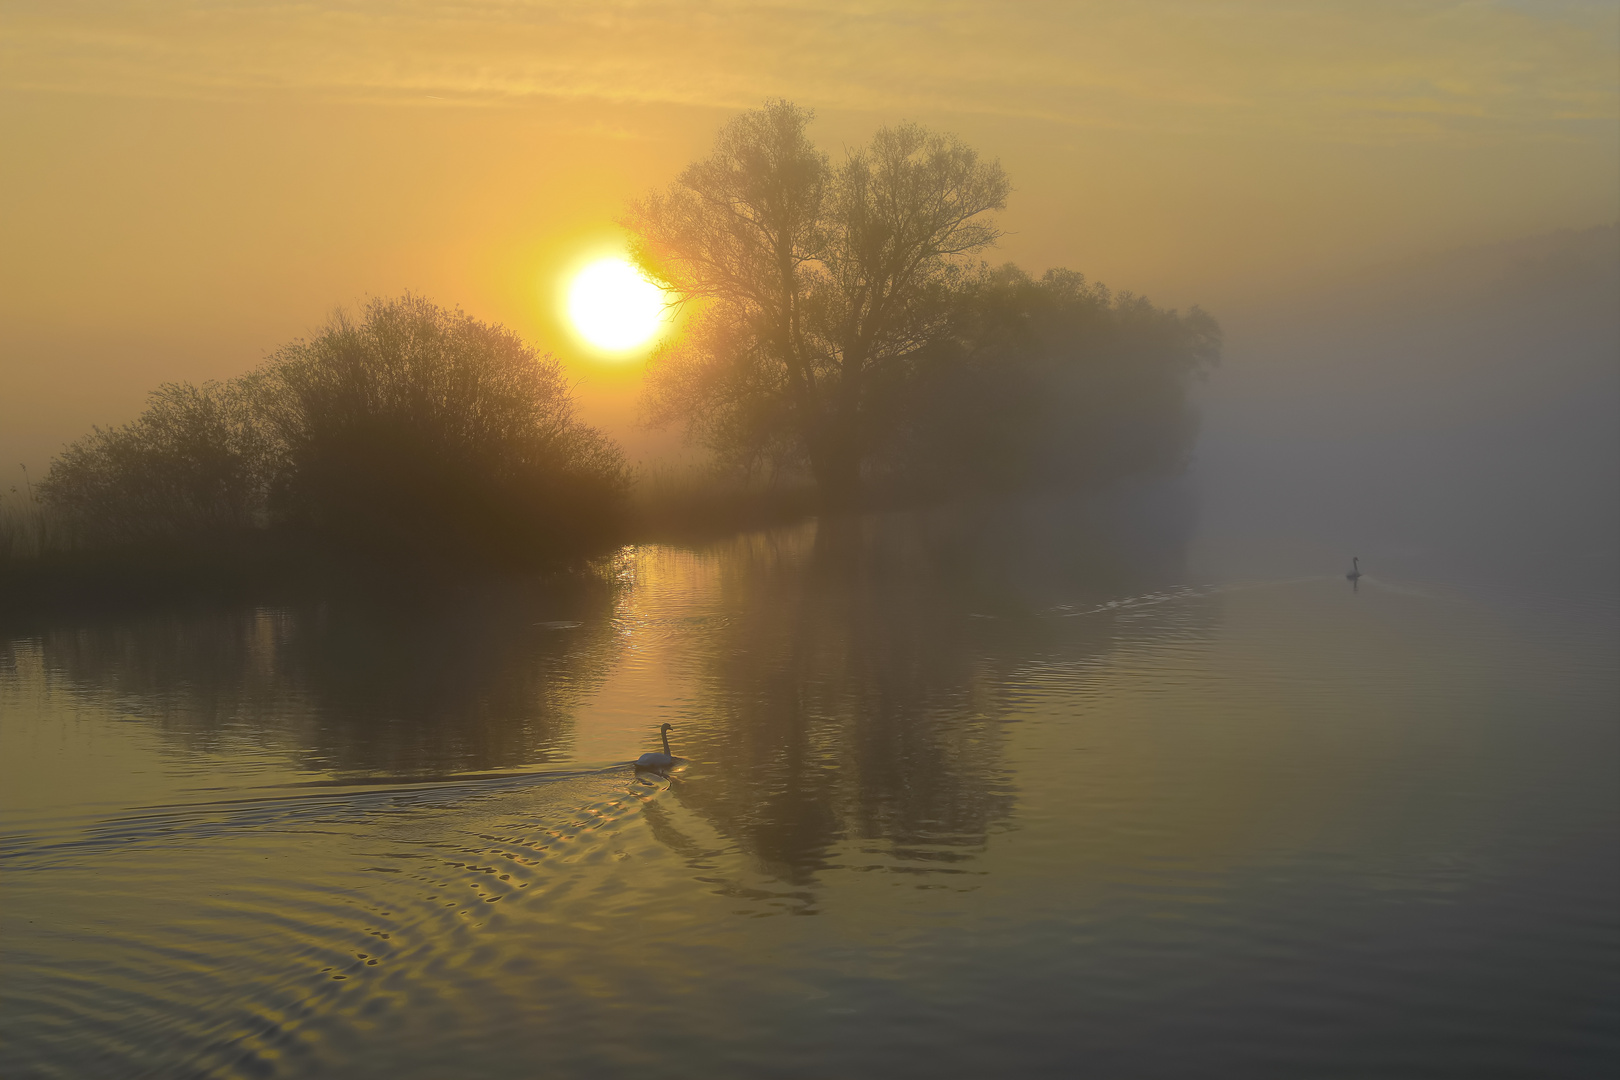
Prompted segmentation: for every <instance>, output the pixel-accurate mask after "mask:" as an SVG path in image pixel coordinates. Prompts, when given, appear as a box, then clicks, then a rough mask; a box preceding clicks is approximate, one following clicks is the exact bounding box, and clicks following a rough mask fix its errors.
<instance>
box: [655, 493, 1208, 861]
mask: <svg viewBox="0 0 1620 1080" xmlns="http://www.w3.org/2000/svg"><path fill="white" fill-rule="evenodd" d="M1114 520H1115V522H1116V524H1117V523H1118V522H1123V521H1130V522H1132V523H1134V525H1135V526H1136V527H1135V528H1133V529H1130V530H1127V531H1124V532H1121V531H1120V530H1119V529H1117V528H1103V527H1101V520H1100V519H1099V518H1098V517H1097V515H1096V510H1095V507H1093V509H1092V511H1090V512H1087V511H1085V510H1083V509H1081V508H1079V507H1076V506H1073V505H1065V504H1045V505H1040V504H1023V505H1021V506H1017V507H1012V508H1009V507H1007V506H996V507H989V508H979V509H977V510H954V511H950V512H938V513H931V514H915V515H888V516H884V517H877V518H870V517H869V518H864V519H859V520H845V521H842V522H835V523H830V524H828V523H824V524H822V525H821V526H820V527H816V526H809V527H806V528H804V529H800V530H792V531H779V532H774V533H762V534H756V535H753V536H748V537H741V538H738V539H736V540H734V541H732V542H730V543H729V544H728V545H725V546H723V547H722V548H719V549H716V550H715V551H714V553H713V556H714V557H715V558H717V559H718V562H719V568H718V589H719V592H720V605H719V606H720V607H721V608H722V609H723V611H724V612H725V617H724V618H722V619H718V620H715V627H714V629H713V630H712V632H710V633H708V634H706V635H705V636H704V638H703V639H702V640H701V641H700V642H698V643H697V645H696V646H695V647H696V649H697V652H698V656H697V658H696V669H697V683H698V687H697V692H696V694H695V701H694V702H693V703H692V704H691V705H690V706H689V707H687V708H686V709H685V710H684V712H683V713H682V714H681V717H680V719H678V720H677V723H678V725H679V731H680V734H681V738H680V742H679V745H678V747H677V752H678V753H680V754H681V755H682V756H684V757H688V758H690V759H692V761H693V764H692V766H691V767H690V769H688V770H687V772H686V774H685V775H684V776H683V777H682V778H681V780H680V782H678V783H677V784H675V785H674V786H673V789H672V790H673V793H674V795H675V797H676V798H677V799H678V800H679V801H680V802H681V803H682V805H684V806H685V807H687V808H689V809H691V810H694V811H696V812H697V813H698V814H700V815H701V816H702V817H704V818H705V819H707V820H708V821H709V822H710V823H711V824H712V825H713V826H714V827H715V828H716V829H717V830H718V831H719V832H720V833H722V834H724V835H725V836H726V837H728V838H730V839H731V840H732V841H733V842H734V843H736V844H738V845H740V846H742V847H743V848H744V849H745V850H747V851H748V852H749V853H750V854H751V855H752V856H753V857H754V858H756V859H757V860H758V861H759V862H760V863H761V864H762V868H763V869H765V870H766V871H767V872H768V873H770V874H772V875H773V876H775V877H778V878H780V879H781V880H783V881H786V882H790V883H794V884H797V885H801V886H802V885H806V884H808V883H810V882H812V881H813V880H814V879H815V877H816V874H817V872H818V871H819V870H822V869H825V868H827V867H828V866H830V865H832V864H833V863H834V862H838V861H841V862H842V863H843V864H844V865H852V864H855V863H856V862H857V861H871V860H872V859H877V860H878V862H879V863H881V865H883V866H884V867H885V868H887V869H891V870H901V871H909V872H914V873H916V872H952V871H959V870H962V869H965V867H963V865H962V864H965V863H967V862H968V861H969V860H971V859H972V857H973V854H974V853H975V852H976V851H978V850H981V849H982V848H983V846H984V844H985V842H986V840H987V837H988V836H989V834H990V833H991V832H992V831H994V830H995V829H997V828H998V827H1000V826H1001V825H1003V823H1005V822H1007V821H1008V819H1009V817H1010V812H1011V809H1012V806H1013V802H1014V798H1015V790H1014V784H1013V781H1012V778H1011V776H1010V775H1009V772H1008V770H1007V769H1006V768H1005V767H1004V765H1003V761H1002V741H1003V738H1004V731H1003V727H1004V724H1005V723H1006V722H1007V717H1008V716H1009V714H1010V705H1011V704H1012V702H1011V699H1012V698H1015V697H1016V695H1017V693H1018V690H1017V687H1018V686H1019V684H1020V683H1021V681H1022V673H1023V672H1024V671H1025V670H1026V669H1027V668H1029V667H1030V666H1031V665H1039V664H1041V663H1046V662H1052V661H1055V660H1061V661H1071V660H1074V659H1077V658H1083V657H1084V656H1087V655H1097V654H1100V653H1101V652H1103V651H1105V650H1107V649H1108V648H1109V646H1110V644H1111V637H1112V633H1113V623H1112V621H1098V620H1090V621H1087V620H1067V619H1055V618H1052V617H1051V616H1052V615H1053V614H1061V612H1060V611H1059V612H1054V610H1053V608H1054V605H1059V604H1064V603H1068V604H1080V603H1085V602H1087V601H1088V600H1094V599H1097V598H1102V597H1107V596H1110V595H1112V596H1119V595H1125V594H1127V593H1128V592H1129V590H1132V589H1141V588H1143V587H1147V586H1148V585H1150V584H1151V585H1157V584H1159V583H1162V582H1163V581H1164V580H1165V575H1166V574H1172V573H1174V572H1175V568H1176V567H1177V566H1178V565H1179V563H1180V561H1181V558H1182V552H1183V545H1182V538H1183V537H1184V535H1185V532H1184V530H1182V529H1181V528H1180V527H1179V526H1180V524H1181V521H1182V519H1181V518H1178V517H1176V515H1174V514H1171V515H1170V516H1169V517H1168V518H1166V517H1165V515H1164V514H1162V513H1160V514H1158V515H1157V517H1156V518H1155V516H1154V515H1148V520H1149V521H1150V522H1151V523H1152V524H1153V527H1151V528H1143V527H1141V526H1142V525H1143V521H1144V516H1143V515H1142V514H1141V513H1135V514H1130V515H1125V516H1123V517H1119V518H1117V519H1114ZM683 721H684V722H683ZM648 813H649V814H651V813H652V810H651V808H649V810H648ZM653 824H654V826H655V828H660V826H661V829H662V831H663V832H665V833H669V832H670V831H671V830H672V828H673V826H671V825H670V824H669V823H668V822H662V823H659V822H654V823H653ZM669 842H670V843H671V844H672V846H673V845H681V844H686V845H690V844H691V843H692V842H691V841H687V840H686V839H685V838H681V837H678V836H673V835H672V836H671V838H670V841H669ZM677 850H679V847H677Z"/></svg>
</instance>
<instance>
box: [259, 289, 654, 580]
mask: <svg viewBox="0 0 1620 1080" xmlns="http://www.w3.org/2000/svg"><path fill="white" fill-rule="evenodd" d="M264 374H265V376H266V383H267V393H266V394H265V396H264V399H265V401H266V406H267V407H266V412H267V415H268V416H269V418H270V427H271V429H272V430H273V431H274V433H275V436H276V441H277V444H278V446H279V448H280V456H281V460H280V467H279V471H278V476H277V480H276V483H275V485H274V488H273V490H272V493H271V495H272V498H271V505H272V508H273V509H274V510H275V511H276V513H277V516H278V517H281V518H283V519H285V520H289V521H293V522H297V523H300V524H305V525H308V526H310V527H313V528H315V529H317V530H319V531H321V532H324V533H327V534H330V535H334V536H337V537H340V538H343V539H345V540H347V541H358V542H361V543H364V544H367V545H383V546H395V547H397V546H408V547H413V548H417V549H424V550H440V551H443V552H446V553H453V552H456V551H462V550H485V551H487V552H489V553H491V554H498V555H503V556H511V557H517V558H521V557H523V555H524V553H525V552H531V553H533V552H537V551H544V552H548V553H549V552H555V551H566V550H579V549H582V548H584V547H588V546H591V545H592V544H595V543H600V542H601V541H602V540H603V539H604V538H605V537H606V536H607V535H608V534H610V533H611V532H612V531H613V529H614V526H615V520H616V517H615V515H616V507H617V505H618V503H619V502H620V501H621V500H622V498H623V496H624V494H625V491H626V489H627V487H628V482H629V481H628V473H627V471H626V469H625V466H624V462H623V458H622V455H621V454H620V452H619V450H618V448H617V447H616V446H615V445H614V444H613V443H611V442H610V441H609V440H608V439H607V438H606V437H605V436H604V435H603V434H602V433H601V432H599V431H597V430H596V429H594V428H591V427H588V426H586V425H584V424H582V423H580V422H579V421H578V420H576V419H575V418H574V416H573V406H572V398H571V396H570V392H569V387H568V385H567V383H566V381H565V379H564V376H563V370H562V366H561V364H559V363H558V362H557V361H556V360H554V359H552V358H551V357H549V356H542V355H540V354H539V353H537V352H536V351H535V350H534V349H533V348H531V347H530V346H529V345H527V344H525V343H524V342H523V340H522V339H521V338H519V337H518V336H517V335H516V334H514V333H512V332H511V331H510V330H507V329H506V328H504V327H501V326H491V325H489V324H486V323H482V322H479V321H477V320H475V319H472V318H470V317H468V316H467V315H465V314H463V313H462V312H460V311H446V310H445V309H443V308H439V307H437V306H435V305H434V304H432V303H430V302H428V301H426V300H423V299H421V298H418V297H409V296H407V297H405V298H403V299H400V300H393V301H374V302H373V303H372V304H370V305H369V306H368V307H367V309H366V311H365V317H364V318H363V319H362V320H361V321H358V322H356V321H353V320H350V319H349V318H347V317H345V316H342V315H338V316H336V317H334V319H333V320H332V321H331V323H330V324H329V325H328V326H327V327H326V329H325V330H324V331H323V332H322V333H321V334H319V335H318V336H317V337H315V338H314V339H313V340H311V341H308V342H299V343H297V344H294V345H290V346H288V347H286V348H285V349H283V350H282V351H281V352H279V353H277V354H276V355H275V356H274V357H272V359H271V361H270V364H269V366H268V369H267V371H266V372H265V373H264Z"/></svg>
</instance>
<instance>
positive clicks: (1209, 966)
mask: <svg viewBox="0 0 1620 1080" xmlns="http://www.w3.org/2000/svg"><path fill="white" fill-rule="evenodd" d="M1088 536H1090V533H1088V532H1087V531H1086V530H1085V529H1083V528H1080V529H1073V530H1070V531H1068V532H1065V530H1064V529H1062V528H1054V527H1052V523H1051V522H1042V521H1033V522H1028V521H1026V522H1024V523H1023V525H1022V526H1019V525H1017V524H1014V525H1007V524H1006V523H1005V522H1003V523H1002V524H1001V525H1000V526H998V527H997V528H995V529H984V528H977V527H963V526H961V525H960V524H959V523H957V524H950V523H947V524H941V523H940V522H939V521H938V520H933V519H918V518H885V519H877V520H871V521H867V522H865V523H861V524H859V525H846V526H841V527H838V528H833V527H830V526H829V527H823V528H821V529H818V528H817V526H815V525H814V524H810V525H805V526H802V527H796V528H791V529H784V530H780V531H775V532H767V533H760V534H755V535H749V536H744V537H739V538H736V539H732V540H728V541H725V542H722V543H717V544H714V545H712V546H709V547H706V548H701V549H699V550H683V549H678V548H673V547H658V546H651V547H640V548H634V549H629V550H626V551H624V552H622V553H620V555H619V556H618V557H617V558H616V559H615V560H613V561H612V562H611V564H609V565H607V566H606V567H605V568H604V569H603V571H602V572H601V574H600V575H598V578H595V579H583V580H579V581H571V582H562V583H555V582H554V583H551V584H548V585H544V586H525V585H518V584H512V585H506V586H501V587H496V588H487V587H486V588H470V587H469V588H465V589H444V588H439V589H420V590H412V589H406V588H402V589H401V590H399V592H398V594H397V595H395V596H393V597H391V598H390V599H389V600H388V601H386V602H384V601H380V600H376V599H371V600H366V601H361V600H358V599H355V598H353V597H350V598H347V599H340V598H328V599H325V600H321V601H309V602H299V603H291V604H286V605H279V606H265V607H258V608H250V609H242V610H209V611H195V610H192V611H167V612H146V613H143V614H138V615H128V616H122V617H106V618H102V619H96V620H86V621H84V622H82V623H79V624H73V625H55V626H50V627H42V628H37V629H34V630H31V631H29V632H27V633H25V634H23V635H22V636H16V637H13V638H11V639H9V640H5V641H3V642H0V799H3V821H0V834H3V835H0V856H3V859H0V904H3V906H0V1075H3V1076H5V1077H7V1078H9V1080H20V1078H25V1077H145V1076H151V1077H165V1078H169V1077H371V1076H376V1077H472V1076H477V1077H530V1076H535V1077H538V1076H548V1077H549V1076H562V1077H571V1076H579V1077H612V1076H638V1077H661V1076H703V1077H729V1076H737V1077H893V1076H931V1077H958V1076H959V1077H990V1076H1014V1075H1016V1076H1053V1077H1058V1076H1062V1077H1072V1076H1099V1077H1134V1076H1144V1077H1184V1076H1200V1077H1211V1076H1230V1077H1245V1078H1248V1077H1340V1076H1342V1077H1419V1076H1422V1077H1469V1078H1478V1077H1493V1076H1503V1077H1508V1076H1513V1077H1531V1076H1536V1077H1542V1076H1562V1077H1580V1076H1592V1077H1599V1076H1602V1077H1609V1076H1613V1075H1615V1074H1616V1071H1617V1070H1620V854H1617V852H1620V769H1617V762H1620V659H1617V658H1620V615H1617V611H1616V608H1615V605H1614V604H1613V602H1612V600H1579V599H1556V598H1551V597H1547V596H1541V595H1538V594H1534V593H1528V592H1516V591H1514V590H1512V589H1508V588H1506V587H1504V588H1502V589H1492V588H1490V587H1473V588H1463V587H1458V586H1445V585H1439V584H1435V583H1432V582H1424V581H1403V580H1386V579H1383V578H1381V577H1380V576H1379V574H1378V573H1377V572H1376V570H1375V569H1373V568H1368V569H1369V570H1370V571H1371V572H1370V573H1369V575H1368V576H1367V577H1365V578H1363V579H1362V580H1361V581H1360V583H1359V587H1357V588H1355V589H1352V587H1351V585H1350V583H1349V582H1347V581H1346V580H1345V579H1344V577H1343V576H1342V572H1343V569H1345V568H1343V567H1338V566H1325V567H1322V568H1321V569H1320V570H1319V572H1317V573H1316V574H1314V575H1305V576H1297V577H1287V576H1283V575H1273V576H1269V577H1268V576H1267V575H1265V574H1264V573H1260V574H1257V575H1255V574H1251V575H1249V576H1245V577H1242V578H1237V577H1232V578H1230V579H1223V578H1221V577H1220V576H1219V575H1218V574H1212V573H1205V574H1202V576H1200V577H1197V578H1194V577H1192V576H1191V575H1190V574H1189V573H1188V571H1187V570H1186V569H1185V567H1186V565H1187V564H1186V563H1185V561H1184V560H1181V559H1179V558H1178V557H1177V556H1176V553H1175V552H1174V551H1169V552H1162V551H1160V552H1155V553H1153V554H1152V555H1151V556H1146V555H1142V554H1141V551H1142V546H1141V545H1136V544H1133V543H1116V544H1114V546H1113V547H1110V546H1109V545H1108V544H1101V543H1093V542H1090V541H1089V540H1088V539H1087V537H1088ZM1119 550H1127V551H1131V552H1133V554H1132V555H1129V556H1122V555H1120V554H1119ZM662 722H669V723H671V724H673V725H674V726H675V727H674V731H673V732H672V733H671V737H672V741H673V748H674V751H675V753H676V754H677V755H679V756H681V757H683V758H685V759H687V764H686V765H685V767H684V768H681V769H679V770H677V771H676V772H674V773H673V774H672V775H671V776H670V777H669V778H668V779H665V778H661V777H658V776H639V777H638V776H637V775H636V774H635V773H634V772H633V771H632V770H631V769H630V768H628V767H627V766H626V765H625V764H624V763H625V762H627V761H628V760H630V759H632V758H634V757H635V756H637V755H639V754H641V753H643V752H645V751H647V750H651V749H656V748H657V731H656V729H657V726H658V725H659V724H660V723H662Z"/></svg>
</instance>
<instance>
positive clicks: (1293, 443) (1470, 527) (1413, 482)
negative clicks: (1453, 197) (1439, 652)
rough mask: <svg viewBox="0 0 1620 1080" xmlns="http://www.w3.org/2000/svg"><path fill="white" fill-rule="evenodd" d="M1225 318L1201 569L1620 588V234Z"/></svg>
mask: <svg viewBox="0 0 1620 1080" xmlns="http://www.w3.org/2000/svg"><path fill="white" fill-rule="evenodd" d="M1220 314H1221V315H1222V323H1223V326H1224V327H1225V329H1226V332H1227V352H1226V359H1225V361H1224V363H1223V365H1222V367H1221V369H1220V370H1219V371H1217V372H1216V373H1215V374H1214V375H1213V376H1212V377H1211V378H1210V380H1209V381H1208V383H1207V384H1206V385H1205V387H1204V388H1203V393H1202V398H1203V410H1204V427H1203V434H1202V437H1201V440H1200V444H1199V449H1198V452H1197V456H1196V460H1195V463H1194V466H1193V471H1192V478H1193V480H1194V481H1195V482H1196V484H1197V485H1198V489H1199V491H1200V495H1201V500H1202V504H1203V517H1202V530H1203V538H1202V542H1201V544H1200V546H1199V549H1198V552H1199V554H1198V556H1197V559H1196V562H1197V564H1198V565H1199V567H1200V569H1202V570H1204V571H1205V572H1226V573H1234V574H1258V573H1267V574H1269V573H1275V572H1278V571H1284V572H1301V573H1312V572H1321V571H1324V570H1334V569H1338V568H1339V567H1340V564H1341V563H1342V564H1344V568H1348V565H1349V562H1350V557H1351V556H1352V555H1358V556H1360V558H1361V560H1362V564H1363V569H1364V570H1367V571H1368V572H1369V573H1372V574H1374V575H1380V574H1382V575H1387V576H1391V577H1406V576H1411V577H1423V578H1428V579H1434V580H1447V581H1456V582H1463V583H1480V584H1512V585H1517V586H1523V587H1529V588H1535V589H1541V590H1547V591H1552V592H1557V593H1560V594H1564V595H1571V596H1582V595H1584V596H1592V595H1598V596H1603V597H1606V598H1611V599H1612V598H1613V597H1615V596H1616V595H1617V594H1620V228H1617V227H1615V226H1607V227H1601V228H1594V229H1587V230H1582V231H1563V232H1558V233H1552V234H1546V235H1540V236H1535V237H1531V238H1527V239H1524V240H1519V241H1515V242H1511V243H1506V244H1499V245H1494V246H1490V247H1483V248H1474V249H1469V250H1462V251H1454V252H1451V253H1448V254H1445V255H1441V256H1437V257H1434V258H1429V259H1424V260H1421V261H1413V262H1409V263H1404V264H1399V265H1393V266H1389V267H1386V268H1383V269H1382V270H1380V271H1378V272H1374V273H1367V274H1363V275H1360V276H1358V277H1357V278H1355V279H1353V280H1348V281H1345V282H1342V283H1340V284H1338V285H1336V286H1334V287H1331V288H1321V289H1316V290H1313V291H1311V292H1309V293H1306V294H1302V295H1300V296H1298V297H1296V298H1294V299H1292V300H1290V301H1288V302H1278V303H1273V304H1270V305H1267V306H1265V307H1256V308H1254V309H1251V310H1240V311H1228V312H1221V313H1220Z"/></svg>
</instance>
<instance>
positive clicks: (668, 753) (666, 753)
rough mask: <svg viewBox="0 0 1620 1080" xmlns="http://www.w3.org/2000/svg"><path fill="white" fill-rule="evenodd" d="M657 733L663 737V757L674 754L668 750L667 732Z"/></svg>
mask: <svg viewBox="0 0 1620 1080" xmlns="http://www.w3.org/2000/svg"><path fill="white" fill-rule="evenodd" d="M658 734H659V735H661V736H662V737H663V740H664V756H665V757H674V756H675V755H674V754H671V753H670V752H669V732H667V731H660V732H659V733H658Z"/></svg>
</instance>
